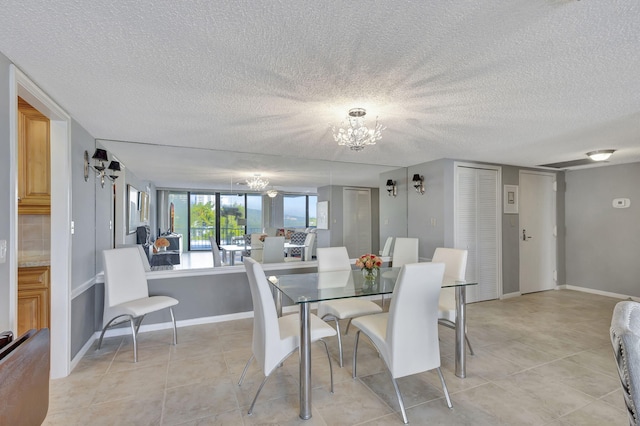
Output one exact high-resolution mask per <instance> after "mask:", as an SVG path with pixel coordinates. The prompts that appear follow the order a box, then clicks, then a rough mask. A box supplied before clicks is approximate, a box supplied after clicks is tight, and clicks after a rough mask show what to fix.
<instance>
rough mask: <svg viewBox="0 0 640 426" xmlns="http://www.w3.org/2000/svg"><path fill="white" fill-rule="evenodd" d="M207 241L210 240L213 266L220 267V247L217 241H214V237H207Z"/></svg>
mask: <svg viewBox="0 0 640 426" xmlns="http://www.w3.org/2000/svg"><path fill="white" fill-rule="evenodd" d="M209 241H210V242H211V253H212V254H213V267H214V268H217V267H220V266H222V255H221V254H220V247H218V243H217V242H216V239H215V237H209Z"/></svg>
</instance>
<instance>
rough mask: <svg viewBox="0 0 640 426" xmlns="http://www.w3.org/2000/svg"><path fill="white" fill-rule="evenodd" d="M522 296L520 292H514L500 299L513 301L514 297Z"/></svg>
mask: <svg viewBox="0 0 640 426" xmlns="http://www.w3.org/2000/svg"><path fill="white" fill-rule="evenodd" d="M518 296H522V294H521V293H520V292H519V291H514V292H513V293H506V294H503V295H502V296H500V299H511V298H512V297H518Z"/></svg>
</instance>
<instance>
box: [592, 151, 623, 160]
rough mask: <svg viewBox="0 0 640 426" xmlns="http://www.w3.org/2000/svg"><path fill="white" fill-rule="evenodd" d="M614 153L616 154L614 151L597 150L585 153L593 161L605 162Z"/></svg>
mask: <svg viewBox="0 0 640 426" xmlns="http://www.w3.org/2000/svg"><path fill="white" fill-rule="evenodd" d="M614 152H616V150H615V149H599V150H597V151H590V152H587V157H589V158H591V159H592V160H593V161H605V160H608V159H609V157H611V154H613V153H614Z"/></svg>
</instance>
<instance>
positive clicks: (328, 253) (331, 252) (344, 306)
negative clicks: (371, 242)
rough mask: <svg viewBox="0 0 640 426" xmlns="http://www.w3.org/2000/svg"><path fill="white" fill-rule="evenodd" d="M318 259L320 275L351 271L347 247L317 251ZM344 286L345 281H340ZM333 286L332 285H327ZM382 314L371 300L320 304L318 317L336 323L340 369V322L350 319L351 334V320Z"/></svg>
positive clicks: (356, 299) (348, 323) (352, 299)
mask: <svg viewBox="0 0 640 426" xmlns="http://www.w3.org/2000/svg"><path fill="white" fill-rule="evenodd" d="M316 257H317V258H318V273H323V272H335V271H348V272H350V271H351V261H350V260H349V254H348V253H347V248H346V247H322V248H318V250H317V251H316ZM338 283H341V285H344V281H338ZM327 285H331V283H327ZM378 312H382V308H381V307H380V306H379V305H377V304H375V303H374V302H372V301H370V300H363V299H361V298H357V297H355V298H349V299H337V300H327V301H324V302H318V316H319V317H320V318H322V319H323V320H325V321H334V322H335V324H336V331H337V333H338V334H337V336H338V351H339V357H340V358H339V359H340V367H341V368H342V366H343V365H344V363H343V353H342V337H341V332H340V322H339V321H340V320H343V319H348V320H349V321H348V322H347V328H346V330H345V334H348V333H349V325H350V324H351V320H352V319H353V318H355V317H358V316H361V315H369V314H375V313H378Z"/></svg>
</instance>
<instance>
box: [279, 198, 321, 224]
mask: <svg viewBox="0 0 640 426" xmlns="http://www.w3.org/2000/svg"><path fill="white" fill-rule="evenodd" d="M317 203H318V197H317V196H316V195H285V196H284V198H283V211H284V223H283V225H284V227H285V228H309V227H315V226H316V223H317V220H316V204H317Z"/></svg>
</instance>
